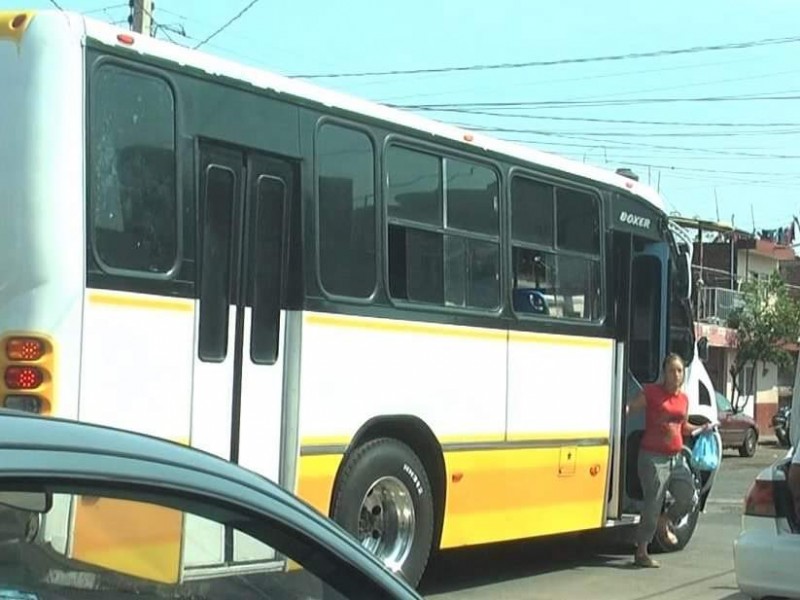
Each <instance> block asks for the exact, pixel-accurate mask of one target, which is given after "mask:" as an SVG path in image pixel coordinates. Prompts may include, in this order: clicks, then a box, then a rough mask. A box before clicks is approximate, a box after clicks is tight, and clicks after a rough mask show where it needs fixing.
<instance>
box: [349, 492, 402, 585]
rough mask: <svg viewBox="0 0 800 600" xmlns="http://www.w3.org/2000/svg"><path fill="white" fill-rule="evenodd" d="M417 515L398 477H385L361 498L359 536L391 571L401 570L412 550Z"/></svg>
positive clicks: (367, 547)
mask: <svg viewBox="0 0 800 600" xmlns="http://www.w3.org/2000/svg"><path fill="white" fill-rule="evenodd" d="M415 524H416V514H415V513H414V501H413V500H412V497H411V492H410V491H409V490H408V488H407V487H406V486H405V484H404V483H403V482H402V481H400V480H399V479H397V478H396V477H382V478H381V479H379V480H378V481H376V482H375V483H373V484H372V486H370V488H369V490H368V491H367V493H366V494H365V495H364V499H363V500H362V501H361V510H360V511H359V518H358V539H359V541H360V542H361V545H362V546H363V547H364V548H366V549H367V550H369V551H370V552H371V553H372V554H374V555H375V556H377V557H378V558H379V559H380V560H381V561H383V563H384V564H385V565H386V566H387V567H388V568H389V569H390V570H392V571H395V572H397V571H400V569H401V568H402V566H403V563H404V562H405V561H406V559H407V558H408V555H409V554H410V553H411V545H412V543H413V542H414V528H415Z"/></svg>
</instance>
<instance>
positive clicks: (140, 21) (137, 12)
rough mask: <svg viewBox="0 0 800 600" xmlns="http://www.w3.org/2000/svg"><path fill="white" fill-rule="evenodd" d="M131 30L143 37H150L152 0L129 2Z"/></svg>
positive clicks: (132, 0) (131, 0)
mask: <svg viewBox="0 0 800 600" xmlns="http://www.w3.org/2000/svg"><path fill="white" fill-rule="evenodd" d="M129 4H130V7H131V11H132V14H131V17H132V21H133V23H132V25H133V30H134V31H137V32H139V33H143V34H144V35H150V32H151V31H152V25H153V10H154V9H155V4H154V3H153V0H130V2H129Z"/></svg>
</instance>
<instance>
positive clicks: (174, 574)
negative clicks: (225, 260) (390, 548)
mask: <svg viewBox="0 0 800 600" xmlns="http://www.w3.org/2000/svg"><path fill="white" fill-rule="evenodd" d="M0 440H2V442H0V597H13V598H26V599H31V600H34V599H40V600H45V599H49V598H59V599H62V598H79V597H80V598H85V597H89V596H87V595H86V594H87V593H89V592H91V593H92V594H94V595H91V597H95V595H96V596H97V597H106V598H117V597H122V596H123V595H124V596H125V597H128V595H131V596H133V595H136V596H138V597H140V598H167V597H169V598H193V599H198V600H199V599H202V598H214V599H217V598H237V599H239V598H241V599H244V600H247V599H248V598H259V599H261V598H293V599H295V598H296V599H300V598H303V599H306V598H308V599H320V598H325V599H326V600H327V599H329V598H330V599H335V600H341V599H344V598H359V599H361V598H375V599H377V598H381V599H384V598H389V599H401V600H412V599H413V600H418V599H419V598H420V596H419V595H418V594H417V593H416V592H415V591H414V590H413V589H412V588H410V587H409V586H408V585H407V584H406V583H405V582H404V581H402V580H401V578H400V577H398V576H396V575H395V574H394V573H392V572H391V571H389V570H388V569H387V568H386V567H385V566H384V565H383V563H381V562H379V561H378V560H376V559H375V558H374V557H373V556H372V554H370V553H369V552H367V551H366V550H365V549H364V548H362V547H361V545H360V544H358V543H357V542H356V541H355V539H354V538H353V537H351V536H350V535H349V534H347V533H346V532H345V531H344V530H343V529H341V528H340V527H339V526H338V525H336V524H335V523H334V522H333V521H331V520H329V519H327V518H325V517H323V516H322V515H320V514H319V513H317V512H316V511H315V510H314V509H313V508H311V507H309V506H307V505H306V504H305V503H303V502H302V501H300V500H299V499H297V498H296V497H294V496H292V495H291V494H289V493H287V492H286V491H285V490H283V489H281V488H280V487H278V486H277V485H275V484H274V483H272V482H270V481H267V480H266V479H264V478H262V477H260V476H258V475H256V474H255V473H252V472H250V471H247V470H245V469H243V468H241V467H238V466H236V465H234V464H232V463H230V462H227V461H224V460H222V459H220V458H217V457H214V456H211V455H209V454H206V453H203V452H200V451H197V450H194V449H191V448H189V447H186V446H181V445H178V444H173V443H170V442H167V441H164V440H160V439H155V438H151V437H146V436H142V435H137V434H134V433H130V432H124V431H119V430H114V429H108V428H104V427H99V426H93V425H88V424H82V423H77V422H74V421H61V420H55V419H49V418H44V417H37V416H32V415H26V414H23V413H7V412H0ZM7 594H11V596H8V595H7Z"/></svg>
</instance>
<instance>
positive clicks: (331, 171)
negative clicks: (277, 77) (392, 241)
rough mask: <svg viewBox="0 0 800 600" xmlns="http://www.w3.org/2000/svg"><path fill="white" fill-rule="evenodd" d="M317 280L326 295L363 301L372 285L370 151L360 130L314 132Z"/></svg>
mask: <svg viewBox="0 0 800 600" xmlns="http://www.w3.org/2000/svg"><path fill="white" fill-rule="evenodd" d="M316 148H317V174H318V175H317V176H318V181H317V215H318V223H319V231H318V240H319V277H320V281H321V282H322V287H323V288H324V289H325V291H327V292H328V293H330V294H336V295H339V296H350V297H352V298H369V297H370V296H371V295H372V293H373V292H374V291H375V285H376V283H377V264H376V247H375V218H376V214H375V153H374V151H373V148H372V141H371V140H370V138H369V137H368V136H367V135H366V134H365V133H363V132H361V131H357V130H353V129H348V128H345V127H340V126H338V125H332V124H329V123H325V124H323V125H322V126H321V127H320V128H319V131H318V132H317V144H316Z"/></svg>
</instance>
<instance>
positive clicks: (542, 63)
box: [294, 36, 800, 79]
mask: <svg viewBox="0 0 800 600" xmlns="http://www.w3.org/2000/svg"><path fill="white" fill-rule="evenodd" d="M798 41H800V37H796V36H794V37H784V38H765V39H761V40H754V41H749V42H735V43H729V44H714V45H710V46H692V47H689V48H679V49H673V50H654V51H650V52H630V53H627V54H612V55H606V56H590V57H583V58H565V59H557V60H539V61H529V62H517V63H496V64H484V65H467V66H460V67H438V68H428V69H397V70H392V71H362V72H354V73H316V74H314V73H312V74H303V75H294V77H300V78H305V79H318V78H342V77H375V76H379V75H420V74H423V73H454V72H459V71H489V70H497V69H521V68H527V67H550V66H555V65H569V64H582V63H592V62H608V61H617V60H630V59H638V58H655V57H659V56H675V55H678V54H696V53H698V52H715V51H720V50H740V49H745V48H755V47H758V46H772V45H776V44H791V43H795V42H798Z"/></svg>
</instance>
